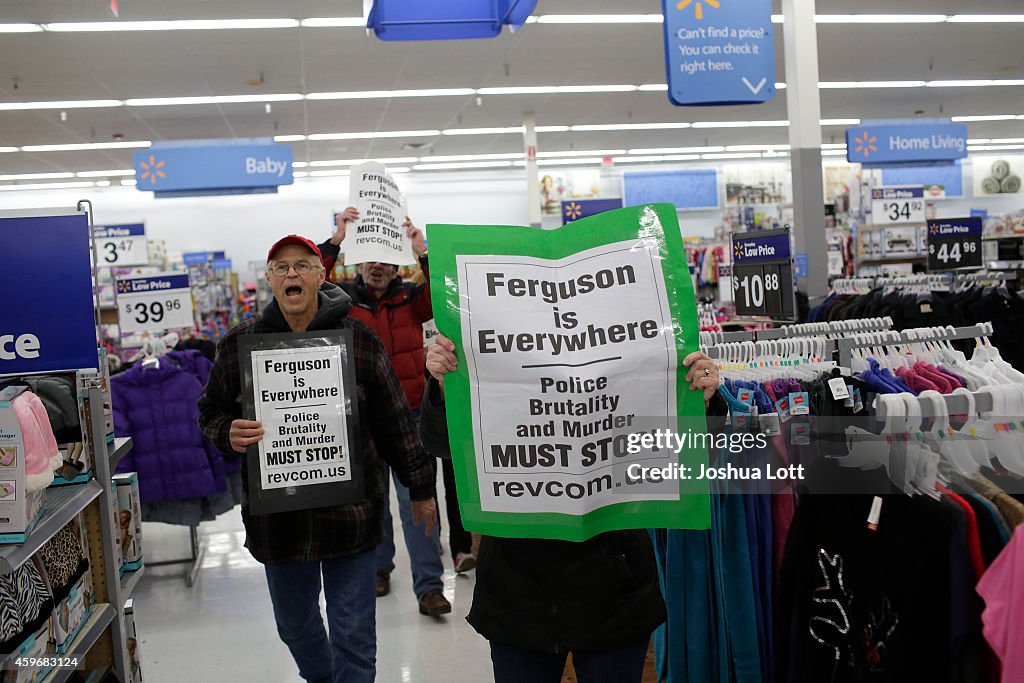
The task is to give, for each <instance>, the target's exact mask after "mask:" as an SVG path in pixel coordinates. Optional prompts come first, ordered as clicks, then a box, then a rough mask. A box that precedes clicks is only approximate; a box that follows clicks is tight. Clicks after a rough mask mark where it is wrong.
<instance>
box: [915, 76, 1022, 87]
mask: <svg viewBox="0 0 1024 683" xmlns="http://www.w3.org/2000/svg"><path fill="white" fill-rule="evenodd" d="M1008 85H1024V79H1020V78H1013V79H1001V80H1000V79H975V80H961V81H928V82H927V83H926V84H925V86H926V87H929V88H987V87H993V86H995V87H1002V86H1008Z"/></svg>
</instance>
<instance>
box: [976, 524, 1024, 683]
mask: <svg viewBox="0 0 1024 683" xmlns="http://www.w3.org/2000/svg"><path fill="white" fill-rule="evenodd" d="M977 591H978V595H980V596H981V597H982V599H984V601H985V611H984V612H982V615H981V620H982V622H983V623H984V634H985V640H987V641H988V644H989V645H990V646H991V647H992V650H993V651H994V652H995V653H996V655H998V656H999V660H1000V661H1001V662H1002V665H1003V678H1002V682H1003V683H1014V682H1015V681H1021V680H1024V524H1021V525H1020V526H1018V527H1017V530H1016V531H1015V532H1014V534H1013V537H1012V538H1011V539H1010V543H1009V544H1008V545H1007V546H1006V547H1005V548H1003V551H1002V552H1001V553H999V556H998V557H996V559H995V561H993V562H992V565H991V566H990V567H989V568H988V571H986V572H985V574H984V576H982V577H981V580H980V581H978V587H977Z"/></svg>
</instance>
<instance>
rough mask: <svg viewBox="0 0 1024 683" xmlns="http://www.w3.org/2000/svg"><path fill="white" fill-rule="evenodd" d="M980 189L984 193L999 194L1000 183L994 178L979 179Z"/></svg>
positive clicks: (1000, 189)
mask: <svg viewBox="0 0 1024 683" xmlns="http://www.w3.org/2000/svg"><path fill="white" fill-rule="evenodd" d="M981 191H982V192H983V193H984V194H1000V193H1001V192H1002V185H1000V184H999V181H998V180H996V179H995V178H992V177H988V178H985V179H984V180H982V181H981Z"/></svg>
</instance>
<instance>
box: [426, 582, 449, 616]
mask: <svg viewBox="0 0 1024 683" xmlns="http://www.w3.org/2000/svg"><path fill="white" fill-rule="evenodd" d="M451 611H452V603H450V602H448V599H447V598H445V597H444V594H443V593H441V591H439V590H437V589H436V588H435V589H434V590H432V591H427V594H426V595H424V596H423V599H422V600H420V614H425V615H427V616H428V617H439V616H441V615H442V614H448V613H449V612H451Z"/></svg>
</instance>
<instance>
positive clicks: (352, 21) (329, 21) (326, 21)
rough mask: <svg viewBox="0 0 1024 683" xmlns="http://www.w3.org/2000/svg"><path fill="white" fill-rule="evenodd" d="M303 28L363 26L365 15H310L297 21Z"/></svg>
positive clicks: (364, 25)
mask: <svg viewBox="0 0 1024 683" xmlns="http://www.w3.org/2000/svg"><path fill="white" fill-rule="evenodd" d="M299 24H300V25H301V26H302V27H303V28H334V27H350V28H365V27H366V17H312V18H310V19H303V20H302V21H300V22H299Z"/></svg>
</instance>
